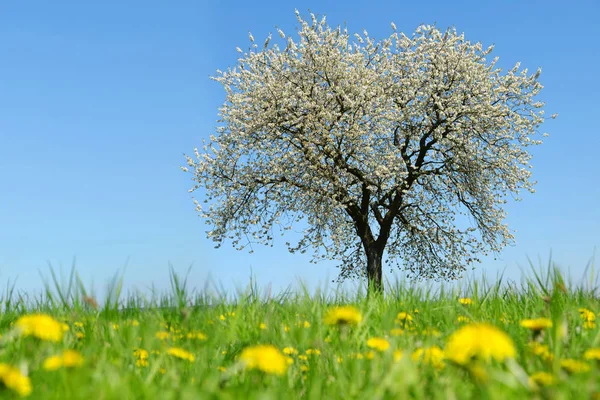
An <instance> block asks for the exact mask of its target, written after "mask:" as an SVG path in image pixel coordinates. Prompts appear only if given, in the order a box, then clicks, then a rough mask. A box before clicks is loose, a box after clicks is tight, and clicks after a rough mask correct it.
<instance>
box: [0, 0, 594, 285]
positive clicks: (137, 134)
mask: <svg viewBox="0 0 600 400" xmlns="http://www.w3.org/2000/svg"><path fill="white" fill-rule="evenodd" d="M598 4H599V3H598V2H596V1H577V2H573V3H567V2H563V1H527V2H522V1H498V2H482V1H468V2H466V1H465V2H447V1H429V2H401V1H389V2H377V1H368V2H362V1H361V2H359V1H344V2H333V1H305V2H296V3H295V4H294V3H292V2H286V1H280V0H279V1H268V2H247V1H229V2H218V1H215V2H204V1H173V2H162V1H148V0H145V1H103V2H80V1H56V2H45V1H3V2H2V3H1V4H0V54H1V60H2V61H0V188H1V189H0V287H2V286H5V285H6V283H7V282H8V281H9V280H10V281H11V282H14V280H15V279H16V288H17V289H19V290H22V291H25V292H29V293H32V292H36V291H38V290H41V288H42V279H41V278H40V272H41V273H42V274H43V275H46V276H48V275H49V268H48V262H50V263H52V265H53V266H55V268H57V269H59V270H60V269H61V265H62V270H63V271H64V272H67V271H68V269H69V268H70V266H71V264H72V262H73V259H74V257H75V258H76V267H77V270H78V272H79V274H80V275H81V277H82V278H83V280H84V282H85V283H86V284H88V285H89V286H91V285H92V282H93V286H94V288H95V289H96V291H97V292H99V293H101V292H102V290H103V287H104V285H105V284H106V282H107V281H108V280H109V279H110V278H111V277H112V276H113V275H114V274H115V272H117V270H118V269H120V268H123V267H124V266H125V265H127V269H126V270H125V276H124V277H125V286H126V288H133V287H136V288H139V289H141V290H146V289H147V288H149V287H150V286H151V285H154V286H155V287H156V288H158V289H166V288H167V287H168V271H169V270H168V266H169V263H171V264H172V265H173V267H174V268H175V270H176V271H177V272H179V273H185V271H186V270H187V268H188V267H189V266H190V265H193V266H192V270H191V272H190V277H189V283H190V284H191V285H192V286H197V287H204V285H205V284H206V282H207V279H208V278H209V277H210V278H212V280H213V281H216V282H217V283H219V282H220V284H221V285H222V287H223V288H224V289H226V290H233V288H235V287H241V286H243V285H245V284H246V283H247V282H248V279H249V276H250V274H251V271H252V273H253V274H254V275H255V277H256V279H257V282H258V284H259V285H260V286H261V287H263V288H267V287H268V285H272V289H273V290H274V291H279V290H280V289H282V288H285V287H287V286H288V285H290V284H293V285H294V284H296V283H297V282H298V279H301V280H303V281H304V282H305V283H306V284H307V285H308V287H309V288H314V287H316V286H317V285H324V284H326V283H327V282H329V281H331V279H333V278H335V277H336V276H337V269H336V268H335V267H334V266H335V265H336V263H335V262H334V261H330V262H321V263H318V264H309V263H308V261H309V260H310V257H309V256H308V254H305V255H298V254H295V255H292V254H289V253H287V250H286V247H285V245H284V243H285V241H288V240H290V238H291V239H296V238H298V236H287V237H276V238H275V246H274V247H272V248H271V247H265V246H260V245H258V246H257V245H255V246H254V250H255V251H254V253H253V254H248V253H247V252H246V251H243V252H238V251H236V250H235V249H234V248H233V247H232V246H231V243H230V242H226V243H224V244H223V246H222V247H221V248H219V249H214V243H213V242H212V241H210V240H208V239H207V238H206V234H205V231H206V230H207V229H208V225H205V223H204V221H203V220H201V219H200V218H199V217H197V215H196V213H195V210H194V205H193V203H192V201H191V198H190V196H191V195H190V194H189V193H188V191H187V190H188V189H189V188H190V187H191V185H192V181H191V179H190V178H191V177H190V175H188V174H185V173H183V172H182V171H181V170H180V169H179V166H180V165H184V164H185V159H184V157H183V153H188V154H191V153H192V152H193V148H194V146H198V147H201V145H202V139H203V138H207V139H208V136H209V135H210V134H213V133H215V128H216V126H217V122H216V120H217V119H218V115H217V112H218V110H217V108H218V107H219V106H220V105H221V104H222V103H223V101H224V99H225V92H224V90H223V88H222V86H221V85H220V84H218V83H217V82H214V81H212V80H210V79H209V76H214V75H216V72H215V71H216V69H221V70H225V69H227V67H229V66H234V65H235V63H236V60H237V57H238V53H237V52H236V50H235V47H236V46H239V47H241V48H247V46H248V44H249V42H248V31H251V32H252V33H253V35H254V36H255V37H256V39H257V41H258V42H259V43H262V41H263V40H264V38H265V37H266V36H267V35H268V34H269V32H274V33H275V34H276V31H275V26H278V27H280V28H281V29H283V30H284V31H285V32H286V33H288V34H290V33H292V32H294V31H295V30H296V27H297V21H296V19H295V16H294V8H298V10H299V11H300V12H301V13H302V15H303V16H304V17H305V18H307V17H308V10H310V11H313V12H315V13H317V14H320V15H322V14H325V15H327V21H328V23H329V24H330V25H332V26H337V25H342V26H343V24H344V22H346V24H347V27H348V30H349V32H350V33H354V32H361V31H362V29H363V28H364V29H366V30H367V31H368V32H369V35H370V36H371V37H375V38H377V39H379V38H382V37H384V36H388V35H389V34H390V31H391V28H390V22H392V21H393V22H395V24H396V25H397V27H398V29H399V30H401V31H403V32H405V33H407V34H410V33H412V32H413V31H414V29H415V28H416V27H417V26H418V25H419V24H421V23H427V24H433V23H435V24H436V25H437V26H438V27H440V28H446V27H447V26H452V25H454V26H455V27H456V28H457V30H458V31H460V32H465V35H466V38H467V39H469V40H471V41H481V42H482V43H483V45H484V47H486V46H488V45H490V44H495V45H496V47H495V50H494V54H495V55H498V56H499V57H500V62H499V65H500V66H502V67H505V68H506V67H512V65H514V63H515V62H516V61H521V62H522V66H524V67H528V68H529V69H530V70H531V71H533V70H535V69H536V68H537V67H538V66H541V67H542V68H543V72H542V75H541V77H540V81H541V83H542V84H543V85H544V86H545V88H544V90H543V91H542V94H541V96H540V97H539V98H540V100H542V101H545V102H546V114H547V115H550V114H552V113H559V117H558V118H557V119H556V120H549V121H548V122H547V123H546V124H545V125H544V126H543V127H542V131H545V132H548V133H549V134H550V137H548V138H546V139H545V143H544V144H543V145H541V146H537V147H535V148H533V149H532V152H533V154H534V158H533V160H532V164H533V165H534V169H533V174H534V175H533V179H536V180H538V181H539V184H538V185H537V186H536V190H537V193H535V194H529V193H527V192H525V193H523V194H522V197H523V198H524V200H523V201H522V202H514V201H509V203H508V205H507V206H506V210H507V212H508V218H507V220H506V221H507V223H508V224H509V227H510V228H511V229H513V230H516V232H515V236H516V245H515V246H514V247H509V248H506V249H505V250H504V251H503V252H502V253H501V254H500V256H499V257H498V259H497V260H496V261H494V260H493V258H492V257H488V258H484V259H483V260H484V262H483V264H481V265H479V266H478V267H477V270H476V271H475V274H476V275H477V274H480V273H482V272H483V271H485V273H486V274H487V275H491V276H492V277H493V276H495V274H496V273H497V271H501V270H505V271H506V272H505V274H506V276H508V277H510V278H512V279H517V280H518V279H519V276H520V274H521V269H520V267H523V268H527V265H528V263H527V257H530V258H532V259H533V260H534V262H535V263H536V264H537V258H538V257H541V259H542V262H543V263H545V262H547V259H548V256H549V253H550V250H552V253H553V259H554V260H555V261H556V262H557V263H558V264H559V265H560V266H561V267H563V268H564V269H565V271H567V270H568V269H570V272H571V275H572V277H573V278H579V277H580V276H581V274H582V273H583V269H584V267H585V266H586V264H587V263H588V261H589V260H590V259H592V257H593V255H594V249H595V247H596V246H598V245H599V244H600V232H599V230H598V227H599V226H600V207H598V203H599V202H598V199H599V197H600V185H598V176H599V175H600V167H599V166H598V163H597V162H596V161H595V159H596V155H597V151H598V148H599V145H600V136H599V135H598V134H599V133H600V132H599V128H598V122H597V115H598V105H599V102H598V97H597V93H599V92H600V83H599V80H598V77H597V71H598V69H597V68H598V67H597V66H598V64H599V63H600V44H599V42H598V40H597V38H598V32H597V29H596V27H597V20H596V18H597V16H598V15H599V13H600V6H599V5H598ZM294 35H295V34H294ZM275 36H276V35H275ZM293 37H294V38H297V36H293ZM301 229H302V226H301V225H299V226H297V227H296V230H298V231H300V230H301ZM390 276H391V275H390V274H389V273H388V277H390ZM399 276H401V275H399ZM330 286H331V284H330ZM0 291H1V289H0Z"/></svg>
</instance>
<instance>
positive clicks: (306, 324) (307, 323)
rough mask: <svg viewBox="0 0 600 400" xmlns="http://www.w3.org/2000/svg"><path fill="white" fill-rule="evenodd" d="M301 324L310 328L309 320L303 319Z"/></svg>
mask: <svg viewBox="0 0 600 400" xmlns="http://www.w3.org/2000/svg"><path fill="white" fill-rule="evenodd" d="M302 326H304V328H306V329H308V328H310V322H308V321H304V323H303V324H302Z"/></svg>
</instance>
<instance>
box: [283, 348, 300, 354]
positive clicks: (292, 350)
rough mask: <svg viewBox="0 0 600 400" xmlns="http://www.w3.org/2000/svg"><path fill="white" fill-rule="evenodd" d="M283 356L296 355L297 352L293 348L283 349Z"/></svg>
mask: <svg viewBox="0 0 600 400" xmlns="http://www.w3.org/2000/svg"><path fill="white" fill-rule="evenodd" d="M283 354H287V355H290V354H298V350H296V349H295V348H293V347H284V348H283Z"/></svg>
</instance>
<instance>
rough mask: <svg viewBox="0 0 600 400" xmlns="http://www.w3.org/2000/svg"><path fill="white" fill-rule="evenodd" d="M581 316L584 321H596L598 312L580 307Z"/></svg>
mask: <svg viewBox="0 0 600 400" xmlns="http://www.w3.org/2000/svg"><path fill="white" fill-rule="evenodd" d="M579 316H580V317H581V319H582V320H583V321H584V322H594V321H595V320H596V314H594V313H593V312H592V311H590V310H588V309H587V308H580V309H579Z"/></svg>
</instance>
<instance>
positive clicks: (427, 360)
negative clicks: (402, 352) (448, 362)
mask: <svg viewBox="0 0 600 400" xmlns="http://www.w3.org/2000/svg"><path fill="white" fill-rule="evenodd" d="M411 358H412V360H413V361H420V362H422V363H424V364H428V365H431V366H432V367H434V368H435V369H442V368H444V365H445V363H444V351H443V350H442V349H440V348H439V347H438V346H431V347H427V348H418V349H417V350H415V351H414V352H413V354H412V356H411Z"/></svg>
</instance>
